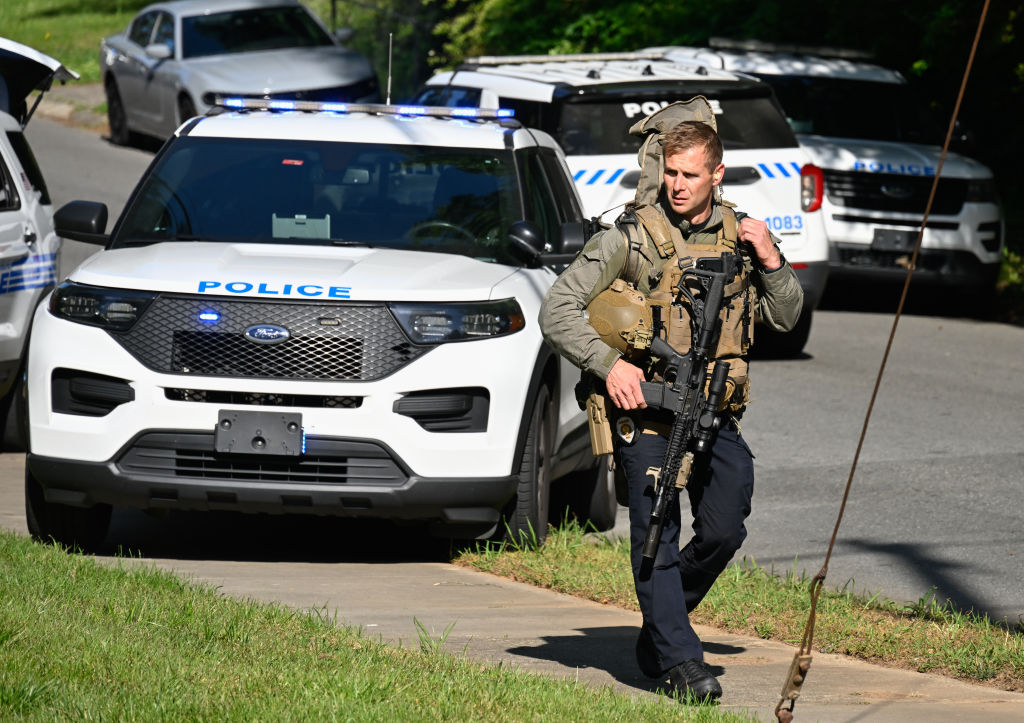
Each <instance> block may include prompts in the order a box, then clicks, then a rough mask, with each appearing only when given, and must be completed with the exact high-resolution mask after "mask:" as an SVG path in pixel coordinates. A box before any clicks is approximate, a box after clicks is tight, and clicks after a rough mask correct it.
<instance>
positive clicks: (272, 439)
mask: <svg viewBox="0 0 1024 723" xmlns="http://www.w3.org/2000/svg"><path fill="white" fill-rule="evenodd" d="M304 435H305V433H304V431H303V429H302V415H301V414H299V413H297V412H251V411H244V410H236V409H221V410H220V411H219V412H217V427H216V429H215V430H214V433H213V446H214V449H215V450H216V451H217V452H221V453H224V454H259V455H266V456H274V457H282V456H283V457H297V456H299V455H300V454H302V447H303V444H302V442H303V437H304Z"/></svg>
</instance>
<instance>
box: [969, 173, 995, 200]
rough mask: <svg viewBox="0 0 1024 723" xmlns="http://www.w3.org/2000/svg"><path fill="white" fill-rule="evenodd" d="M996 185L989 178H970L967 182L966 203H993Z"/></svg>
mask: <svg viewBox="0 0 1024 723" xmlns="http://www.w3.org/2000/svg"><path fill="white" fill-rule="evenodd" d="M995 200H996V183H995V180H994V179H991V178H972V179H971V180H969V181H968V182H967V201H968V203H995Z"/></svg>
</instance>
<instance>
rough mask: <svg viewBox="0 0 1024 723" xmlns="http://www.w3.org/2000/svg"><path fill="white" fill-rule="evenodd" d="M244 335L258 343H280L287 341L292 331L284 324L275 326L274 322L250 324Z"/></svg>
mask: <svg viewBox="0 0 1024 723" xmlns="http://www.w3.org/2000/svg"><path fill="white" fill-rule="evenodd" d="M242 335H243V336H244V337H245V338H246V339H248V340H249V341H254V342H256V343H257V344H278V343H280V342H282V341H287V340H288V339H289V338H290V337H291V333H290V332H289V331H288V330H287V329H285V328H284V327H283V326H275V325H274V324H256V325H254V326H250V327H249V328H248V329H246V330H245V331H244V332H242Z"/></svg>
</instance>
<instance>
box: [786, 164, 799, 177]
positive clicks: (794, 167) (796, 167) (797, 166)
mask: <svg viewBox="0 0 1024 723" xmlns="http://www.w3.org/2000/svg"><path fill="white" fill-rule="evenodd" d="M789 165H791V166H793V170H794V171H796V175H798V176H799V175H800V164H799V163H797V162H796V161H790V163H789Z"/></svg>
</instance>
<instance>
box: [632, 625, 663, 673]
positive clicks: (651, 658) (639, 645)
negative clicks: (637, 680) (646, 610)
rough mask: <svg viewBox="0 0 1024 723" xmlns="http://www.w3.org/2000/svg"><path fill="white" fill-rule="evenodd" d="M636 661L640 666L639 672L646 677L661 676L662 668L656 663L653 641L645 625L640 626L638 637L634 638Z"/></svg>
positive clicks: (656, 656) (656, 655)
mask: <svg viewBox="0 0 1024 723" xmlns="http://www.w3.org/2000/svg"><path fill="white" fill-rule="evenodd" d="M636 663H637V665H639V666H640V672H641V673H643V674H644V675H646V676H647V677H648V678H660V677H661V673H662V668H661V665H659V664H658V654H657V653H656V652H655V650H654V643H653V642H652V641H651V635H650V633H649V632H647V626H646V625H644V626H643V627H641V628H640V637H638V638H637V639H636Z"/></svg>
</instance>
